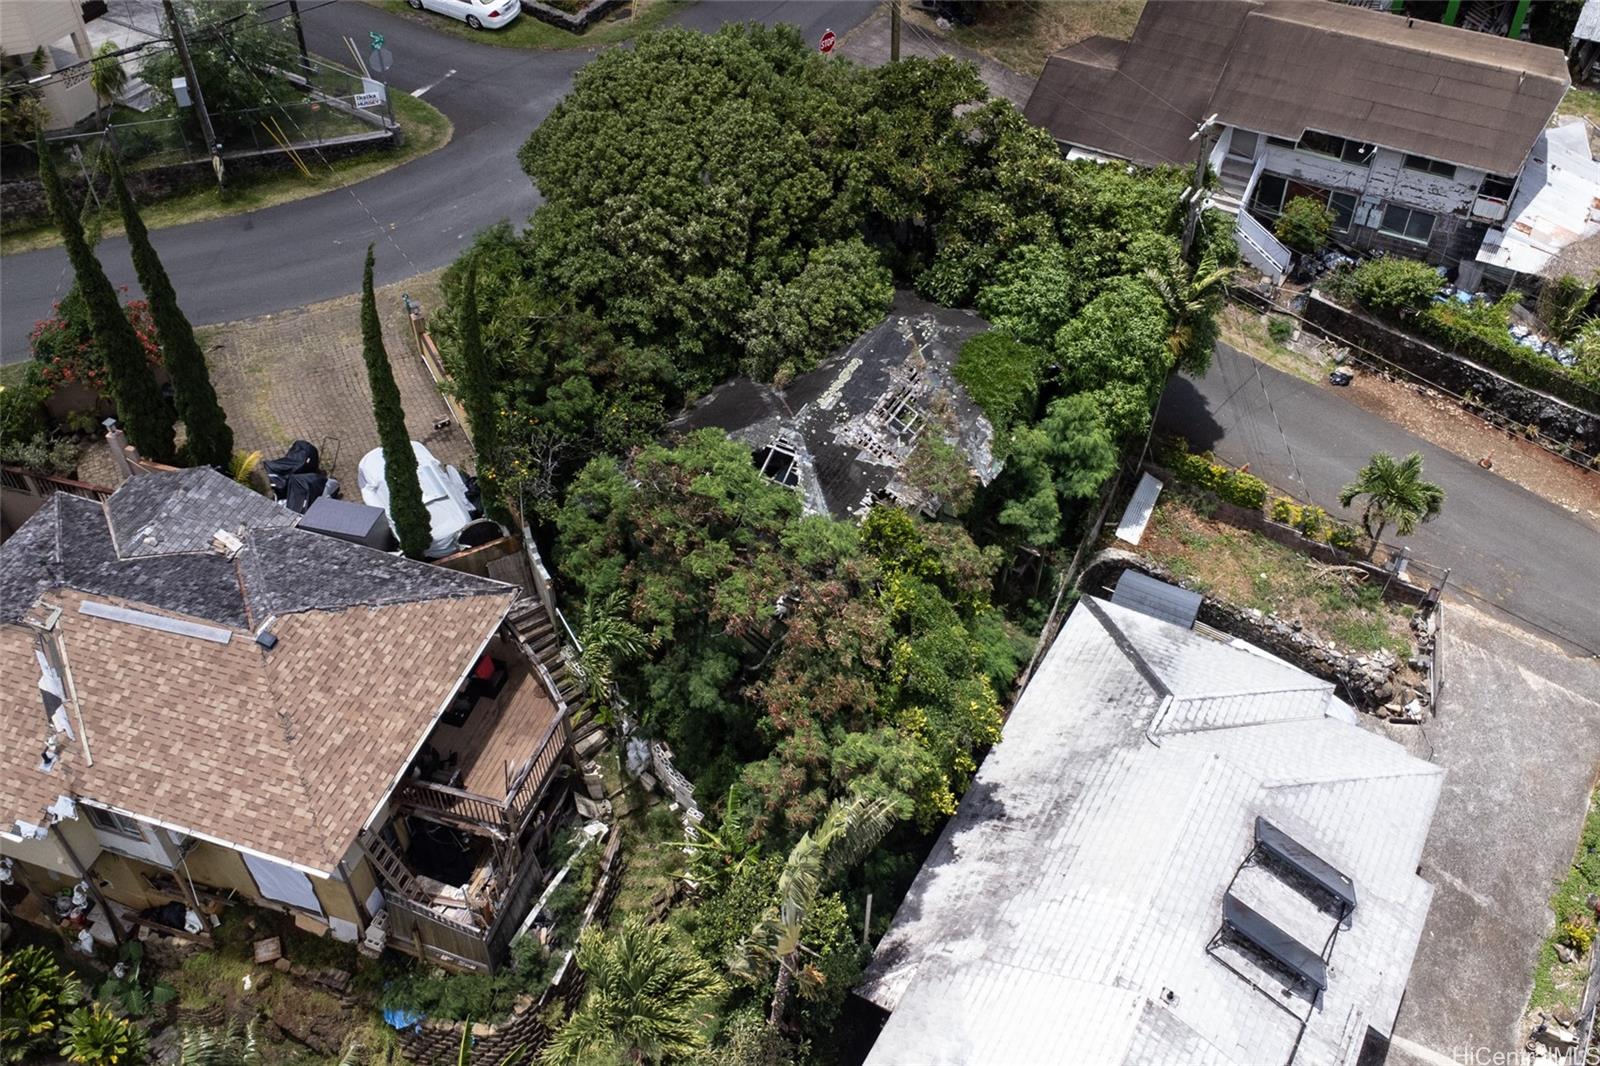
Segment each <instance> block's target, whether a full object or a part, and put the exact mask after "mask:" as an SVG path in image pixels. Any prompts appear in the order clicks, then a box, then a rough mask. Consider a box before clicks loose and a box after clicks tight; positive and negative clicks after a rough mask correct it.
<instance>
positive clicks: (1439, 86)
mask: <svg viewBox="0 0 1600 1066" xmlns="http://www.w3.org/2000/svg"><path fill="white" fill-rule="evenodd" d="M1088 44H1090V42H1085V45H1088ZM1104 55H1105V52H1104V50H1103V49H1098V48H1091V49H1084V46H1079V47H1078V48H1077V49H1068V50H1066V51H1064V52H1062V53H1061V54H1059V55H1056V56H1052V57H1051V59H1050V60H1049V62H1048V63H1047V64H1046V66H1045V70H1044V73H1043V74H1041V75H1040V78H1039V83H1038V86H1037V87H1036V88H1035V90H1034V95H1033V97H1032V98H1031V99H1030V100H1029V101H1028V108H1027V114H1028V117H1029V118H1030V119H1032V120H1033V121H1035V122H1038V123H1040V124H1042V125H1045V126H1047V127H1048V128H1049V129H1050V130H1051V132H1052V133H1053V134H1054V135H1055V136H1056V138H1057V139H1059V140H1063V141H1067V142H1069V143H1072V144H1079V145H1084V146H1086V147H1092V148H1096V149H1099V150H1101V151H1105V152H1109V153H1111V154H1114V155H1120V156H1126V157H1128V158H1131V159H1136V160H1139V161H1141V162H1146V163H1180V162H1181V163H1188V162H1192V160H1193V151H1194V149H1193V146H1192V145H1191V144H1190V143H1189V141H1188V137H1189V134H1190V133H1191V132H1193V129H1194V125H1195V123H1197V122H1199V121H1200V120H1201V119H1202V118H1204V117H1206V116H1207V115H1209V114H1211V113H1213V112H1215V113H1217V114H1218V115H1219V116H1220V117H1221V120H1222V121H1223V122H1225V123H1227V124H1229V125H1235V126H1240V127H1243V128H1245V129H1250V130H1256V131H1259V132H1262V133H1269V134H1275V135H1278V136H1282V137H1290V138H1297V137H1299V136H1300V134H1301V133H1302V132H1304V131H1305V130H1307V129H1315V130H1322V131H1324V132H1327V133H1334V134H1338V135H1340V136H1346V137H1354V138H1359V139H1361V140H1366V141H1372V142H1374V143H1377V144H1380V145H1384V146H1385V147H1389V148H1395V149H1399V150H1401V151H1406V152H1413V153H1416V154H1418V155H1425V156H1429V157H1431V158H1434V159H1442V160H1445V161H1448V162H1451V163H1457V164H1461V165H1464V166H1470V167H1477V168H1480V169H1483V170H1487V171H1490V172H1491V173H1497V174H1512V173H1515V172H1516V171H1517V170H1518V169H1519V168H1520V167H1521V166H1522V161H1523V159H1524V158H1525V157H1526V156H1527V154H1528V150H1529V149H1530V148H1531V147H1532V146H1533V142H1534V140H1535V139H1536V138H1537V137H1538V135H1539V131H1540V130H1541V129H1542V128H1543V127H1544V125H1545V123H1546V122H1547V121H1549V118H1550V115H1551V114H1552V113H1553V112H1554V110H1555V107H1556V105H1557V104H1558V103H1559V102H1560V100H1561V96H1562V94H1563V93H1564V92H1565V91H1566V88H1567V85H1568V78H1567V68H1566V61H1565V59H1564V58H1563V56H1562V55H1561V53H1560V52H1559V51H1558V50H1556V49H1554V48H1546V47H1542V46H1539V45H1531V44H1526V43H1523V42H1521V41H1511V40H1507V39H1505V38H1502V37H1495V36H1493V35H1491V34H1483V33H1473V32H1470V31H1467V30H1461V29H1455V28H1453V27H1449V26H1440V25H1436V24H1434V23H1428V22H1416V21H1409V20H1406V19H1402V18H1399V17H1397V16H1394V15H1390V14H1386V13H1383V12H1378V11H1370V10H1367V9H1365V8H1358V7H1352V6H1349V5H1345V4H1333V3H1326V2H1324V0H1208V2H1203V3H1153V4H1149V5H1147V6H1146V7H1145V10H1144V14H1143V16H1142V17H1141V19H1140V21H1139V26H1138V28H1137V29H1136V30H1135V31H1134V36H1133V39H1132V40H1131V41H1130V42H1129V44H1128V47H1127V49H1126V51H1125V52H1124V53H1123V55H1122V58H1121V62H1120V63H1119V64H1118V65H1117V67H1116V70H1115V71H1111V70H1108V69H1107V68H1106V67H1105V66H1104Z"/></svg>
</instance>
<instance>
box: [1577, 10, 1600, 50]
mask: <svg viewBox="0 0 1600 1066" xmlns="http://www.w3.org/2000/svg"><path fill="white" fill-rule="evenodd" d="M1572 39H1573V40H1575V41H1600V0H1583V10H1582V11H1580V12H1578V24H1577V25H1576V26H1574V27H1572Z"/></svg>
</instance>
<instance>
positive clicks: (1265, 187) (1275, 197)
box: [1256, 174, 1289, 215]
mask: <svg viewBox="0 0 1600 1066" xmlns="http://www.w3.org/2000/svg"><path fill="white" fill-rule="evenodd" d="M1288 188H1289V182H1288V180H1287V179H1286V178H1282V177H1279V176H1278V175H1277V174H1263V175H1261V177H1260V178H1259V179H1257V181H1256V210H1258V211H1262V212H1264V213H1266V214H1269V215H1276V214H1277V213H1278V212H1279V211H1282V210H1283V196H1284V193H1285V192H1287V191H1288Z"/></svg>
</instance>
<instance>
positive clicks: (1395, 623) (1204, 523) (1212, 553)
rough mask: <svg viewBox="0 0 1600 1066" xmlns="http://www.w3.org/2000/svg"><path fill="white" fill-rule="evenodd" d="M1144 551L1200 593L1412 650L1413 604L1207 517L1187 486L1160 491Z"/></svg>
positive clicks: (1401, 651) (1337, 634) (1405, 653)
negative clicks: (1353, 584)
mask: <svg viewBox="0 0 1600 1066" xmlns="http://www.w3.org/2000/svg"><path fill="white" fill-rule="evenodd" d="M1139 550H1140V551H1142V552H1143V553H1144V554H1146V555H1148V556H1150V557H1151V558H1153V559H1156V560H1158V561H1159V562H1161V563H1162V564H1163V565H1165V566H1166V567H1167V568H1168V569H1169V570H1171V571H1172V572H1173V573H1174V574H1176V575H1177V576H1178V577H1180V578H1183V579H1185V580H1187V581H1188V582H1189V583H1190V584H1191V586H1192V587H1193V588H1194V589H1195V590H1196V591H1197V592H1203V593H1205V594H1206V595H1208V596H1215V597H1217V598H1219V599H1223V600H1227V601H1228V602H1230V603H1234V604H1238V605H1240V606H1243V607H1254V608H1256V609H1257V610H1260V611H1271V612H1272V613H1274V614H1276V615H1278V616H1279V617H1280V618H1285V619H1296V618H1297V619H1299V620H1300V621H1301V622H1302V623H1304V625H1305V627H1306V628H1307V629H1309V630H1310V631H1312V632H1313V633H1316V634H1317V635H1319V636H1322V637H1325V638H1327V639H1329V640H1332V641H1333V642H1334V643H1335V644H1337V645H1339V647H1340V648H1344V649H1349V650H1352V651H1357V652H1372V651H1378V650H1381V649H1388V650H1389V651H1392V652H1394V654H1395V655H1396V656H1398V657H1399V658H1400V659H1401V660H1404V659H1406V658H1407V657H1409V656H1410V655H1411V653H1412V651H1411V649H1412V644H1411V630H1410V619H1411V615H1412V614H1413V613H1415V612H1414V611H1413V610H1412V609H1411V608H1409V607H1403V606H1397V605H1394V604H1387V603H1384V602H1383V599H1382V597H1381V589H1379V588H1378V587H1377V586H1374V585H1367V586H1364V587H1361V588H1359V589H1356V590H1352V589H1351V588H1350V587H1349V586H1347V585H1346V584H1345V582H1344V581H1343V580H1342V579H1341V578H1340V576H1339V575H1338V573H1337V572H1332V573H1330V572H1329V571H1327V569H1326V568H1324V567H1323V566H1322V565H1321V564H1319V563H1317V562H1315V561H1314V560H1312V559H1309V558H1307V557H1306V556H1304V555H1301V554H1300V553H1299V552H1297V551H1294V550H1293V549H1291V548H1287V547H1284V546H1283V545H1281V544H1279V543H1277V542H1276V541H1272V540H1268V539H1267V538H1266V537H1263V536H1261V535H1260V534H1259V533H1252V532H1249V531H1248V530H1243V529H1237V528H1235V527H1233V526H1229V525H1225V524H1223V523H1221V522H1218V521H1216V520H1215V519H1212V518H1209V517H1207V516H1206V514H1205V513H1204V512H1203V510H1202V507H1201V505H1199V504H1198V503H1196V502H1192V501H1191V498H1189V497H1186V496H1185V494H1184V493H1183V491H1182V490H1181V489H1176V490H1173V489H1169V490H1168V491H1166V492H1163V493H1162V495H1161V502H1160V503H1159V504H1157V505H1156V510H1155V514H1154V515H1153V516H1152V517H1151V519H1150V526H1149V528H1148V529H1147V530H1146V532H1145V535H1144V539H1143V540H1142V541H1141V542H1140V545H1139Z"/></svg>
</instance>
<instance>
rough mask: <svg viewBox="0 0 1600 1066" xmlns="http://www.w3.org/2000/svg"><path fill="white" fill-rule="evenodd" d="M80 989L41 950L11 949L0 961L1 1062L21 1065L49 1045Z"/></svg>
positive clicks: (39, 948)
mask: <svg viewBox="0 0 1600 1066" xmlns="http://www.w3.org/2000/svg"><path fill="white" fill-rule="evenodd" d="M81 992H82V989H81V986H79V984H78V982H77V981H76V980H74V979H73V978H72V977H71V976H69V975H68V974H65V973H63V972H62V970H61V964H60V963H58V962H57V961H56V960H55V957H54V956H53V955H51V954H50V952H49V951H47V950H45V949H44V948H41V947H25V948H14V949H12V950H10V951H8V952H7V953H6V955H5V957H4V958H0V1059H3V1060H4V1061H6V1062H23V1061H27V1060H30V1059H32V1057H33V1055H34V1054H35V1053H36V1052H42V1051H43V1049H44V1048H46V1047H49V1046H51V1045H52V1044H53V1043H54V1040H55V1034H56V1032H57V1030H58V1029H60V1027H61V1025H62V1015H63V1012H64V1009H65V1008H67V1007H70V1006H72V1005H73V1004H75V1003H77V1002H78V1000H79V998H80V996H81Z"/></svg>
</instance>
